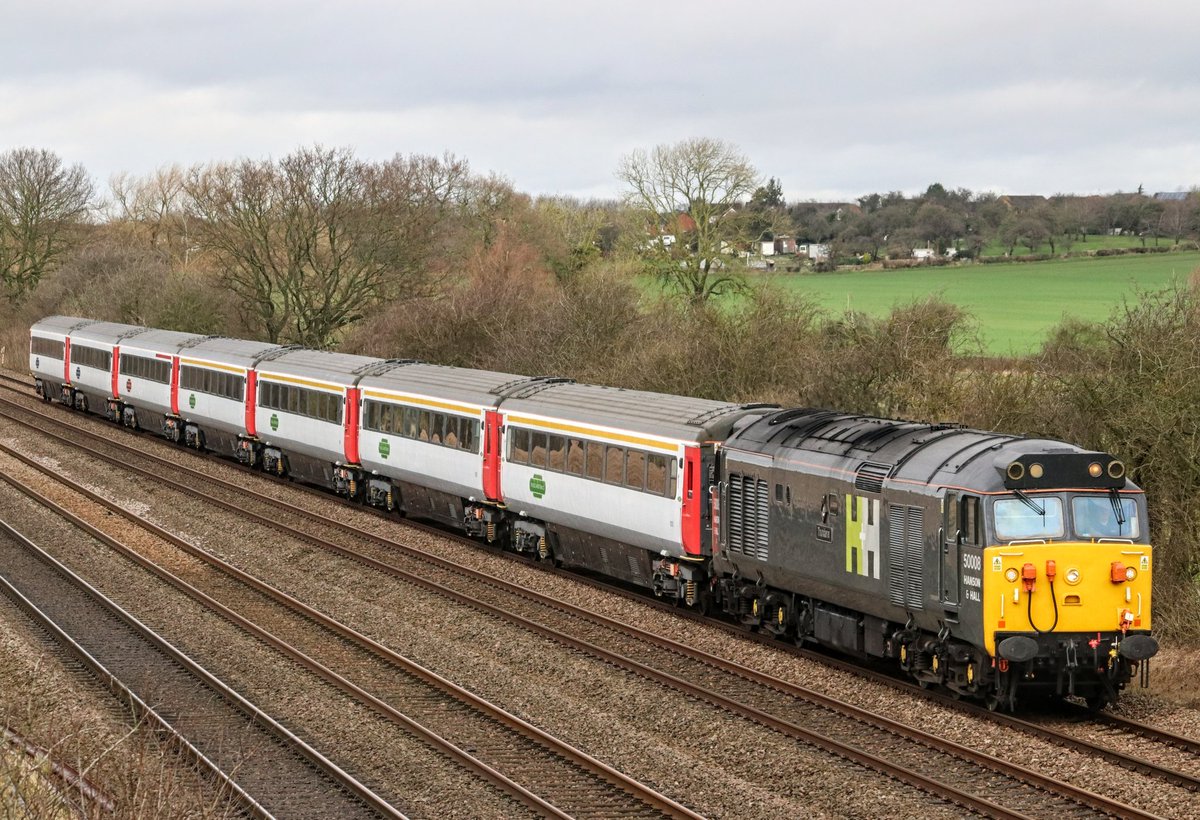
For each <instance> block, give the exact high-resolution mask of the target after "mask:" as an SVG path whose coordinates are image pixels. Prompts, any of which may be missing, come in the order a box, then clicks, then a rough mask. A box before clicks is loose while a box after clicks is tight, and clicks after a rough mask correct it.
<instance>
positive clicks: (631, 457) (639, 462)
mask: <svg viewBox="0 0 1200 820" xmlns="http://www.w3.org/2000/svg"><path fill="white" fill-rule="evenodd" d="M625 486H626V487H630V488H632V489H634V490H645V489H646V454H645V453H643V452H641V451H640V450H630V451H628V453H627V455H626V456H625Z"/></svg>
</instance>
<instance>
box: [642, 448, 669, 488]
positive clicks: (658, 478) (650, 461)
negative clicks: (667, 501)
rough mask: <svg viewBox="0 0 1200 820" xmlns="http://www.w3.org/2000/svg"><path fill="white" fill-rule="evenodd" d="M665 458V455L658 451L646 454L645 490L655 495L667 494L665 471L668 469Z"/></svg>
mask: <svg viewBox="0 0 1200 820" xmlns="http://www.w3.org/2000/svg"><path fill="white" fill-rule="evenodd" d="M667 460H668V459H667V457H666V456H664V455H660V454H658V453H650V454H649V455H647V456H646V492H648V493H654V494H655V495H666V494H667V473H668V471H669V470H670V465H669V464H667ZM671 461H674V459H671Z"/></svg>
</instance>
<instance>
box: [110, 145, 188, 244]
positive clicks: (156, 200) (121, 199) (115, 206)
mask: <svg viewBox="0 0 1200 820" xmlns="http://www.w3.org/2000/svg"><path fill="white" fill-rule="evenodd" d="M186 181H187V174H186V172H185V171H184V169H183V168H181V167H180V166H178V165H168V166H165V167H162V168H159V169H158V170H157V171H154V172H153V173H151V174H148V175H146V176H144V177H138V176H134V175H132V174H129V173H126V172H124V171H122V172H120V173H118V174H114V175H113V177H112V178H111V179H110V180H109V189H110V191H111V193H112V200H111V201H110V203H109V205H108V221H109V225H110V226H112V227H114V228H116V229H118V230H119V231H120V232H121V233H124V234H126V235H128V236H130V237H132V238H134V239H135V240H136V241H140V242H143V243H145V244H148V245H149V246H150V247H152V248H155V249H156V250H159V251H161V252H163V253H164V254H166V255H167V257H168V258H169V259H170V260H171V261H172V262H173V263H174V264H175V265H176V266H179V267H187V265H188V263H189V262H190V261H191V256H192V253H193V251H192V247H193V246H192V237H191V234H190V231H189V226H190V215H189V214H188V210H187V197H186V192H185V190H184V186H185V183H186Z"/></svg>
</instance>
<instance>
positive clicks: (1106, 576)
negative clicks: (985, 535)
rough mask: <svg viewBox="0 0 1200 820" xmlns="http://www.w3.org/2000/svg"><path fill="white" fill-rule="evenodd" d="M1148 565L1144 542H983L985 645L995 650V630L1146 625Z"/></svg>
mask: <svg viewBox="0 0 1200 820" xmlns="http://www.w3.org/2000/svg"><path fill="white" fill-rule="evenodd" d="M1151 568H1152V555H1151V547H1150V545H1149V544H1132V543H1111V542H1104V541H1101V542H1099V543H1091V542H1077V541H1066V542H1057V543H1046V544H1042V543H1038V544H1006V545H1002V546H995V547H988V548H986V549H985V550H984V551H983V593H982V594H983V634H984V646H985V647H986V649H987V652H988V654H990V655H992V656H993V657H995V655H996V633H998V632H1000V633H1010V634H1011V633H1018V634H1020V633H1029V634H1030V635H1032V634H1034V633H1097V632H1099V633H1106V634H1111V633H1113V632H1114V631H1136V632H1145V631H1149V630H1150V628H1151V623H1150V581H1151ZM1051 582H1053V585H1052V583H1051Z"/></svg>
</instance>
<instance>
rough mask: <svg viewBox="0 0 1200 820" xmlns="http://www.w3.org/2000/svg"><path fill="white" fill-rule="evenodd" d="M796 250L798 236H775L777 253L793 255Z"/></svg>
mask: <svg viewBox="0 0 1200 820" xmlns="http://www.w3.org/2000/svg"><path fill="white" fill-rule="evenodd" d="M795 252H796V238H795V237H792V236H777V237H775V253H781V254H787V255H791V254H794V253H795Z"/></svg>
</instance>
